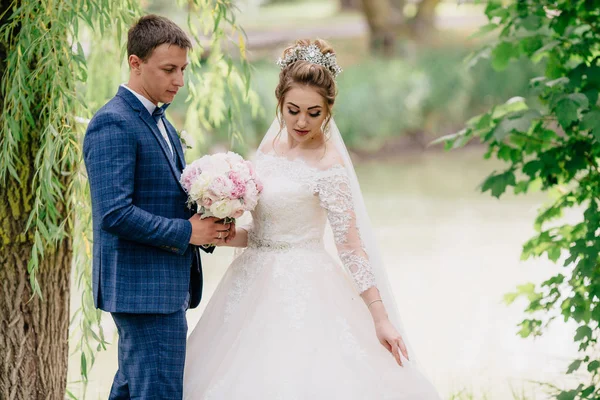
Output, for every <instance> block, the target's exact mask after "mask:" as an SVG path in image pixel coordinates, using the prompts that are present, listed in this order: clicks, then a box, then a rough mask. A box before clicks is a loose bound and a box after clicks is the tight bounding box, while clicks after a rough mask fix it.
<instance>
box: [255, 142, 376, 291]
mask: <svg viewBox="0 0 600 400" xmlns="http://www.w3.org/2000/svg"><path fill="white" fill-rule="evenodd" d="M256 163H257V169H258V171H259V173H260V175H261V177H262V178H263V179H264V180H265V181H266V182H268V183H269V184H268V185H267V186H268V187H267V190H266V191H265V192H264V193H263V194H262V196H261V200H260V202H259V205H258V207H257V209H256V210H255V211H254V213H253V215H252V216H253V220H254V226H253V228H252V229H251V231H250V235H249V247H253V248H260V249H261V250H283V249H289V248H291V247H295V248H299V247H304V248H309V247H310V244H314V248H318V247H320V246H321V240H322V236H323V232H324V228H325V223H326V219H327V220H329V224H330V225H331V229H332V231H333V235H334V239H335V243H336V246H337V249H338V254H339V256H340V259H341V261H342V263H343V264H344V267H346V269H347V270H348V271H349V272H350V274H351V275H352V278H353V279H354V282H355V284H356V287H357V288H358V290H359V292H361V293H362V292H363V291H365V290H367V289H369V288H371V287H374V286H376V283H375V277H374V275H373V272H372V269H371V265H370V263H369V258H368V255H367V253H366V252H365V250H364V248H363V244H362V240H361V238H360V232H359V230H358V228H357V226H356V217H355V214H354V209H353V202H352V193H351V190H350V184H349V179H348V176H347V174H346V170H345V168H344V167H343V166H341V165H334V166H332V167H330V168H328V169H325V170H320V169H317V168H315V167H312V166H310V165H308V164H307V163H306V162H305V161H303V160H301V159H296V160H288V159H286V158H284V157H280V156H276V155H272V154H264V153H261V152H259V153H258V157H257V161H256ZM284 221H285V222H284ZM290 232H297V234H295V235H294V236H293V237H292V236H290Z"/></svg>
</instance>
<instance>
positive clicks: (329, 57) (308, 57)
mask: <svg viewBox="0 0 600 400" xmlns="http://www.w3.org/2000/svg"><path fill="white" fill-rule="evenodd" d="M299 60H302V61H307V62H309V63H311V64H317V65H321V66H323V67H325V69H326V70H327V71H329V73H331V75H333V78H334V79H335V78H337V76H338V74H339V73H340V72H342V69H341V68H340V66H339V65H338V64H337V61H336V58H335V54H333V53H327V54H323V53H321V49H319V47H318V46H317V45H315V44H311V45H310V46H300V45H298V46H296V47H294V48H293V49H292V50H291V51H289V52H288V53H287V54H286V56H285V57H284V58H281V57H280V58H279V59H278V60H277V65H279V67H280V68H281V69H284V68H285V67H287V66H288V65H290V64H293V63H294V62H296V61H299Z"/></svg>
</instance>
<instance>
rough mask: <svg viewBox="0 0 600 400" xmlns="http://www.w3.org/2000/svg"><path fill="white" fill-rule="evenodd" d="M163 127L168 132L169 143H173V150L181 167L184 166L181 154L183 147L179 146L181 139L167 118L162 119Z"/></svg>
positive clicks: (183, 157) (183, 158)
mask: <svg viewBox="0 0 600 400" xmlns="http://www.w3.org/2000/svg"><path fill="white" fill-rule="evenodd" d="M164 122H165V127H166V128H167V133H168V134H169V138H171V144H172V145H173V150H174V151H175V154H176V155H177V158H178V159H179V162H180V163H181V166H182V168H185V156H184V155H183V147H181V140H180V139H179V136H177V132H176V131H175V128H174V127H173V125H171V123H170V122H169V121H167V119H166V118H165V119H164Z"/></svg>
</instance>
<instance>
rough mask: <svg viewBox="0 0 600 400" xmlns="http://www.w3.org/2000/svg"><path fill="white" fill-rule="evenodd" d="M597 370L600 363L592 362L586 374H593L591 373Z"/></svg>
mask: <svg viewBox="0 0 600 400" xmlns="http://www.w3.org/2000/svg"><path fill="white" fill-rule="evenodd" d="M598 368H600V361H598V360H594V361H592V362H591V363H589V364H588V366H587V370H588V372H593V371H595V370H597V369H598Z"/></svg>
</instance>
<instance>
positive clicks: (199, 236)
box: [189, 214, 231, 246]
mask: <svg viewBox="0 0 600 400" xmlns="http://www.w3.org/2000/svg"><path fill="white" fill-rule="evenodd" d="M189 221H190V223H191V224H192V236H191V237H190V243H191V244H193V245H196V246H201V245H205V244H208V243H211V244H214V245H220V244H223V243H224V242H225V239H226V238H227V236H229V232H230V228H231V225H230V224H223V223H222V222H221V220H219V219H217V218H214V217H209V218H205V219H201V218H200V215H199V214H196V215H194V216H193V217H192V218H190V219H189Z"/></svg>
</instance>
